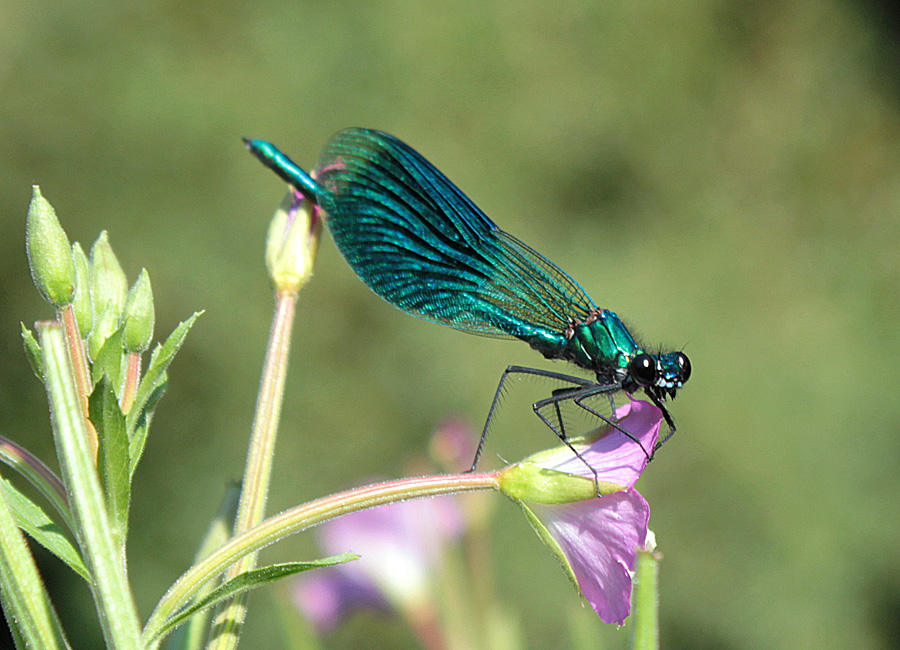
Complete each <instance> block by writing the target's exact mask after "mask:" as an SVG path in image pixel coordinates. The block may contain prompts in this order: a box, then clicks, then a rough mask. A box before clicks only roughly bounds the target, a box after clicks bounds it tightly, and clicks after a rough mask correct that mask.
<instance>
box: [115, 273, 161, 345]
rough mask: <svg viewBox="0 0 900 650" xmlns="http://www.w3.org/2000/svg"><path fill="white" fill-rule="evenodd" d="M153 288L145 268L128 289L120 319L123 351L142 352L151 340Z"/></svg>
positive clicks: (153, 317)
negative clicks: (123, 329) (121, 321)
mask: <svg viewBox="0 0 900 650" xmlns="http://www.w3.org/2000/svg"><path fill="white" fill-rule="evenodd" d="M154 319H155V316H154V313H153V289H152V288H151V287H150V276H149V275H148V274H147V270H146V269H141V273H140V275H139V276H138V279H137V280H135V282H134V284H133V285H132V286H131V289H130V290H129V291H128V298H127V299H126V300H125V311H124V313H123V314H122V320H123V322H124V324H125V339H124V343H125V351H126V352H144V351H146V350H147V348H149V347H150V341H152V340H153V325H154Z"/></svg>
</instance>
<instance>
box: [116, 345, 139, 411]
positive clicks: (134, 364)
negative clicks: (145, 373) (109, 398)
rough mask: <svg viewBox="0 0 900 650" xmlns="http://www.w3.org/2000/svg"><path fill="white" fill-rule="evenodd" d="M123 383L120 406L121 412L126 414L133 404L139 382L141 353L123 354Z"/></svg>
mask: <svg viewBox="0 0 900 650" xmlns="http://www.w3.org/2000/svg"><path fill="white" fill-rule="evenodd" d="M125 358H126V360H127V361H126V366H125V385H124V386H123V387H122V401H121V404H120V408H121V409H122V413H124V414H125V415H128V413H129V412H130V411H131V407H132V406H134V396H135V395H136V394H137V389H138V385H139V384H140V383H141V353H140V352H129V353H128V354H127V355H125Z"/></svg>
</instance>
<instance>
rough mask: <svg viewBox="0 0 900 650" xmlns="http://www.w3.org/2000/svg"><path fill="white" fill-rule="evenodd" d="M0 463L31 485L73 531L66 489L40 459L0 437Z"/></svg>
mask: <svg viewBox="0 0 900 650" xmlns="http://www.w3.org/2000/svg"><path fill="white" fill-rule="evenodd" d="M0 463H5V464H6V465H8V466H9V467H11V468H12V469H14V470H16V471H17V472H18V473H19V474H20V475H21V476H22V477H23V478H25V479H26V480H27V481H28V482H29V483H31V484H32V485H33V486H34V487H35V488H36V489H37V491H38V492H40V493H41V496H43V497H44V498H45V499H47V501H49V502H50V505H52V506H53V507H54V509H55V510H56V512H58V513H59V516H60V517H62V518H63V521H64V522H65V524H66V526H68V527H69V529H70V530H75V527H74V526H73V525H72V511H71V510H69V503H68V501H67V499H66V488H65V487H64V486H63V484H62V481H61V480H60V478H59V477H58V476H57V475H56V474H54V473H53V470H51V469H50V468H49V467H47V466H46V465H45V464H44V463H43V461H41V459H40V458H38V457H37V456H35V455H34V454H32V453H31V452H30V451H28V450H27V449H25V447H23V446H22V445H20V444H19V443H17V442H13V441H12V440H10V439H9V438H4V437H3V436H0Z"/></svg>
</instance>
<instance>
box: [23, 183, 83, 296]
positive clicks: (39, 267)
mask: <svg viewBox="0 0 900 650" xmlns="http://www.w3.org/2000/svg"><path fill="white" fill-rule="evenodd" d="M25 252H26V254H27V255H28V266H29V268H30V269H31V278H32V280H34V285H35V286H36V287H37V288H38V291H40V292H41V295H42V296H44V299H45V300H47V302H49V303H50V304H51V305H53V306H54V307H65V306H66V305H68V304H69V303H70V302H72V296H73V295H74V293H75V265H74V263H73V262H72V251H71V250H70V248H69V238H68V237H67V236H66V231H65V230H63V227H62V226H61V225H60V223H59V219H57V218H56V211H55V210H54V209H53V206H52V205H50V202H49V201H47V199H45V198H44V197H43V196H41V188H40V187H38V186H37V185H35V186H34V187H33V188H32V197H31V204H30V205H29V206H28V218H27V220H26V222H25Z"/></svg>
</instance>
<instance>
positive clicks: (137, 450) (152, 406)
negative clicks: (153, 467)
mask: <svg viewBox="0 0 900 650" xmlns="http://www.w3.org/2000/svg"><path fill="white" fill-rule="evenodd" d="M168 383H169V376H168V375H167V374H166V373H163V375H162V379H161V381H160V382H159V383H158V385H157V387H156V390H154V391H153V393H151V394H150V397H149V398H148V399H147V402H146V403H145V404H144V408H143V409H141V412H140V415H139V417H138V418H137V421H136V422H135V425H134V431H133V432H132V433H131V436H130V440H131V442H130V451H129V455H130V457H131V475H132V476H134V471H135V470H136V469H137V465H138V461H140V460H141V456H142V455H143V453H144V445H145V444H146V443H147V434H148V433H149V431H150V423H151V422H152V421H153V414H154V413H155V412H156V405H157V404H158V403H159V400H160V398H161V397H162V396H163V393H165V392H166V386H167V385H168ZM132 413H134V408H132V409H131V412H130V413H129V415H131V414H132ZM126 421H127V419H126Z"/></svg>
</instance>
